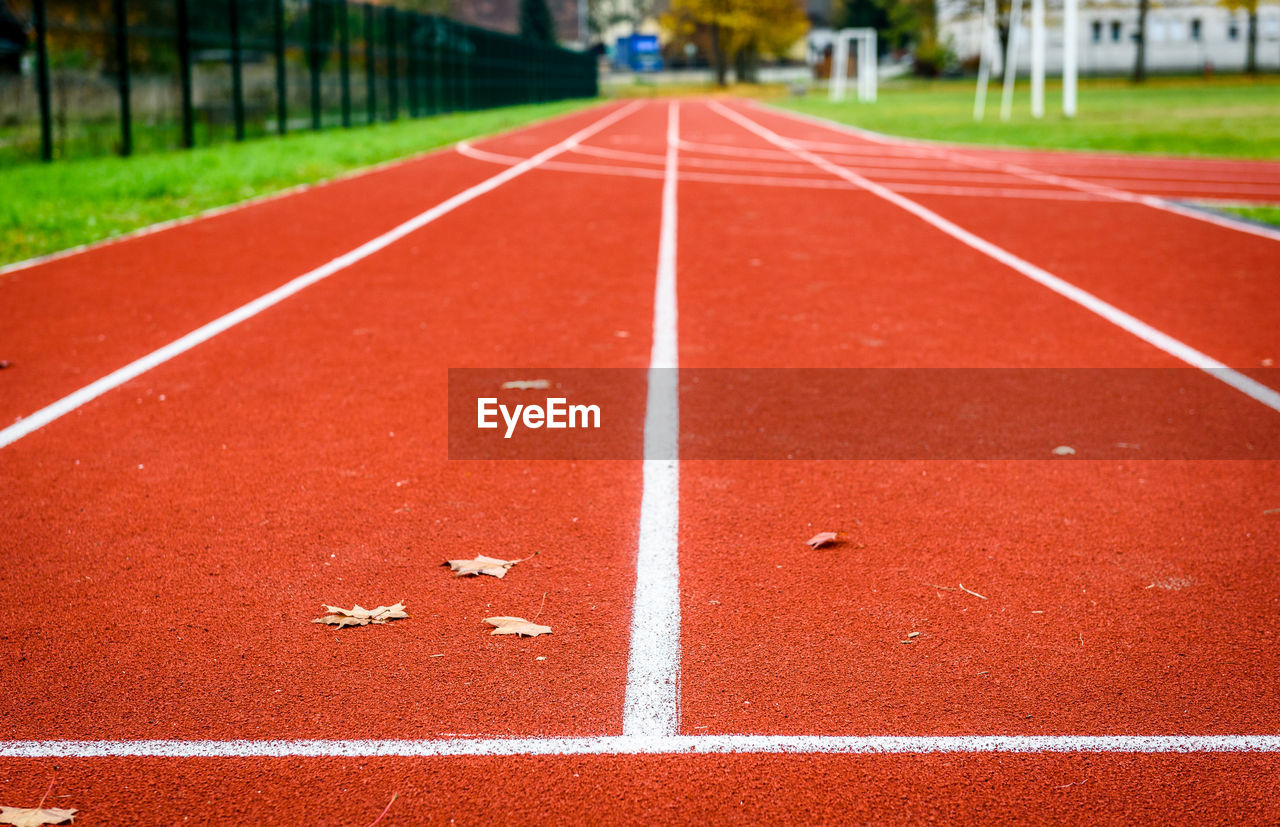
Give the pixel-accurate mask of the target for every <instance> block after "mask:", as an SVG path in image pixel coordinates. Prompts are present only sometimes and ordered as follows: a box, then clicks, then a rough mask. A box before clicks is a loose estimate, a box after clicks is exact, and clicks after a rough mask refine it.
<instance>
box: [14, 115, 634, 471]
mask: <svg viewBox="0 0 1280 827" xmlns="http://www.w3.org/2000/svg"><path fill="white" fill-rule="evenodd" d="M637 106H639V102H638V101H632V102H631V103H630V104H627V105H626V106H623V107H621V108H618V109H615V110H614V111H612V112H610V113H609V114H608V115H606V116H604V117H603V118H601V119H599V120H598V121H595V122H594V123H592V124H591V125H589V126H587V127H586V128H584V129H580V130H578V131H577V132H575V133H574V134H573V135H570V136H569V137H568V138H565V139H564V140H563V141H561V142H560V143H558V144H556V145H554V146H552V147H549V148H547V149H544V150H543V151H542V152H539V153H538V154H537V155H534V156H533V157H532V158H529V159H528V160H526V161H521V162H520V163H518V164H516V165H514V166H512V167H509V168H507V169H505V170H503V171H502V172H499V173H498V174H497V175H495V176H493V177H492V178H488V179H486V180H484V181H481V182H480V183H479V184H476V185H475V186H472V187H469V188H467V189H465V190H463V191H462V192H460V193H458V194H457V195H455V196H453V197H451V198H449V199H447V200H445V201H442V202H440V203H439V204H437V205H435V206H434V207H432V208H431V209H429V210H427V211H425V212H422V213H419V214H418V215H416V216H414V217H413V218H411V219H409V220H408V221H405V222H404V223H403V224H400V225H399V226H397V227H394V228H393V229H391V230H388V231H387V232H385V233H383V234H382V235H380V236H378V237H377V238H375V239H373V240H372V241H367V242H365V243H364V244H361V245H360V246H359V247H357V248H355V249H354V250H351V251H349V252H346V253H343V254H342V255H340V256H338V257H337V258H335V259H333V260H331V261H329V262H326V263H325V264H322V265H320V266H319V267H317V268H315V269H314V270H311V271H309V272H307V273H303V274H302V275H301V276H298V277H297V278H295V279H293V280H292V281H289V282H287V283H285V284H283V285H281V286H280V287H277V288H276V289H275V290H272V291H271V292H270V293H266V294H265V295H262V296H259V297H258V298H256V299H254V300H253V301H251V302H249V303H247V304H243V305H241V306H240V307H237V308H236V309H235V310H232V311H231V312H230V313H227V314H226V315H224V316H220V317H218V318H217V319H214V320H213V321H211V322H209V323H208V324H205V325H203V326H201V327H198V328H196V329H195V330H193V331H191V332H190V333H188V334H187V335H185V336H183V337H181V338H179V339H176V340H174V341H172V342H170V343H169V344H167V345H165V346H164V347H161V348H159V349H157V350H153V351H152V352H151V353H148V354H147V355H146V356H143V357H142V358H141V359H137V360H135V361H133V362H130V363H129V364H127V365H125V366H124V367H122V368H120V369H118V370H116V371H113V372H112V373H109V374H107V375H106V376H104V377H102V378H101V379H99V380H97V381H96V382H92V383H90V384H88V385H85V386H84V387H83V388H80V389H79V390H77V391H75V392H73V393H71V394H68V395H67V396H64V397H62V398H61V399H59V400H58V401H57V402H54V403H52V404H50V405H47V406H45V407H43V408H41V409H40V410H38V411H36V412H35V413H33V414H31V415H30V416H28V417H25V418H24V419H20V420H18V421H17V422H15V423H14V424H12V425H10V426H9V427H7V428H5V429H4V430H0V448H3V447H4V446H6V445H10V444H12V443H13V442H16V441H17V440H19V439H22V437H24V436H26V435H27V434H29V433H31V432H32V431H35V430H38V429H40V428H43V427H44V426H45V425H48V424H49V423H50V422H53V421H54V420H55V419H58V418H59V417H61V416H65V415H66V414H68V413H70V412H71V411H74V410H75V409H76V408H79V407H80V406H81V405H84V404H86V403H88V402H91V401H92V400H94V399H97V398H98V397H99V396H101V395H102V394H104V393H106V392H107V391H109V390H112V389H113V388H118V387H120V386H121V385H123V384H124V383H125V382H128V381H130V380H131V379H135V378H137V377H138V376H140V375H141V374H143V373H146V372H147V371H149V370H151V369H152V368H154V367H156V366H157V365H161V364H164V363H165V362H167V361H169V360H170V359H172V358H174V357H175V356H178V355H180V354H183V353H186V352H187V351H188V350H191V348H193V347H195V346H196V345H199V344H201V343H203V342H207V341H209V340H210V339H212V338H213V337H214V336H217V335H218V334H219V333H222V332H223V331H225V330H228V329H229V328H232V327H235V326H236V325H238V324H240V323H241V322H243V321H245V320H246V319H250V318H253V317H254V316H256V315H258V314H259V313H261V312H262V311H264V310H266V309H267V308H269V307H272V306H273V305H276V304H278V303H280V302H281V301H283V300H285V299H287V298H289V297H290V296H292V295H293V294H294V293H297V292H299V291H301V290H304V289H306V288H307V287H310V286H311V285H313V284H315V283H316V282H318V281H320V280H322V279H325V278H328V277H329V276H331V275H333V274H334V273H337V272H339V271H340V270H343V269H345V268H347V267H350V266H351V265H353V264H355V263H356V262H358V261H361V260H362V259H365V258H368V257H369V256H371V255H373V254H374V253H376V252H378V251H379V250H382V249H384V248H386V247H387V246H389V245H391V244H393V243H395V242H396V241H399V240H400V239H402V238H404V237H405V236H407V235H409V234H410V233H412V232H414V231H416V230H419V229H421V228H422V227H424V226H426V225H427V224H430V223H431V222H432V221H435V220H436V219H437V218H439V217H440V216H442V215H445V214H447V213H450V212H452V211H453V210H455V209H457V208H458V207H461V206H462V205H463V204H466V203H467V202H469V201H472V200H474V199H476V198H478V197H479V196H481V195H484V194H485V193H487V192H490V191H492V190H494V189H497V188H498V187H500V186H502V185H503V184H505V183H507V182H508V181H510V180H511V179H513V178H516V177H517V176H519V175H522V174H524V173H525V172H528V171H529V170H531V169H533V168H534V167H536V166H538V165H539V164H541V163H543V162H544V161H547V160H549V159H551V158H554V157H555V156H557V155H559V154H560V153H562V152H565V151H567V150H569V149H572V148H573V147H574V146H576V145H577V144H578V142H579V141H582V140H585V139H587V138H589V137H590V136H592V135H594V134H596V133H597V132H599V131H600V130H602V129H604V128H606V127H608V126H609V125H611V124H613V123H615V122H617V121H618V120H620V119H621V118H623V117H625V116H626V115H628V114H630V113H631V112H632V111H634V110H635V109H636V107H637Z"/></svg>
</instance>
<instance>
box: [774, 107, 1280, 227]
mask: <svg viewBox="0 0 1280 827" xmlns="http://www.w3.org/2000/svg"><path fill="white" fill-rule="evenodd" d="M769 111H770V112H773V113H775V114H778V115H781V116H784V117H789V118H791V119H792V120H798V121H809V122H811V123H816V124H819V125H820V126H824V127H827V128H828V129H832V130H834V131H838V132H847V133H849V134H851V135H857V136H859V137H861V138H863V139H865V140H868V141H873V142H875V143H877V144H889V145H897V146H901V145H907V146H923V147H929V148H930V149H931V150H932V151H933V152H934V153H936V155H935V157H938V158H942V159H945V160H949V161H953V162H955V163H957V164H965V165H966V166H970V167H976V168H979V169H990V170H998V171H1000V172H1004V173H1007V174H1009V175H1017V176H1020V177H1022V178H1026V179H1028V180H1031V181H1037V182H1039V183H1042V184H1051V185H1053V186H1059V187H1066V188H1068V189H1073V190H1077V191H1079V192H1087V193H1090V194H1092V195H1098V196H1101V197H1103V198H1110V199H1113V200H1115V201H1121V202H1124V203H1129V204H1141V205H1143V206H1146V207H1150V208H1152V209H1156V210H1161V211H1163V212H1167V213H1173V214H1174V215H1180V216H1182V217H1184V218H1190V219H1193V220H1195V221H1203V222H1204V223H1206V224H1213V225H1215V226H1218V227H1223V228H1225V229H1228V230H1236V231H1237V232H1242V233H1248V234H1249V235H1255V236H1258V237H1260V238H1266V239H1270V240H1272V241H1280V229H1278V228H1273V227H1262V226H1259V225H1257V224H1251V223H1249V222H1247V221H1234V220H1232V219H1231V218H1228V217H1227V216H1222V215H1209V214H1206V213H1200V212H1196V211H1195V210H1191V209H1187V208H1186V207H1183V206H1181V205H1179V204H1175V203H1173V202H1172V201H1169V200H1167V199H1164V198H1161V197H1159V196H1156V195H1144V194H1141V193H1136V192H1129V191H1127V190H1120V189H1116V188H1115V187H1109V186H1106V185H1105V184H1095V183H1092V182H1089V181H1082V180H1080V179H1078V178H1070V177H1067V176H1065V175H1058V174H1055V173H1050V172H1041V171H1039V170H1036V169H1032V168H1030V167H1025V166H1022V165H1021V164H1013V163H1008V162H1003V161H986V160H980V159H978V158H974V157H973V156H970V155H965V154H963V153H960V152H956V151H954V150H953V149H951V148H949V147H947V146H946V145H942V144H935V143H933V142H929V141H919V140H915V139H908V138H894V137H892V136H889V135H882V134H880V133H878V132H872V131H870V130H867V129H860V128H858V127H855V126H849V125H847V124H841V123H838V122H836V121H832V120H828V119H827V118H820V117H817V116H814V115H804V114H801V113H798V112H784V111H782V110H779V109H772V108H770V109H769ZM788 140H790V139H788ZM797 146H798V145H797ZM1132 183H1135V184H1140V185H1141V186H1142V187H1143V188H1147V189H1150V188H1152V186H1151V183H1150V182H1137V181H1135V182H1132ZM1206 188H1207V187H1206ZM1210 191H1216V192H1227V191H1228V190H1225V189H1223V190H1218V189H1210Z"/></svg>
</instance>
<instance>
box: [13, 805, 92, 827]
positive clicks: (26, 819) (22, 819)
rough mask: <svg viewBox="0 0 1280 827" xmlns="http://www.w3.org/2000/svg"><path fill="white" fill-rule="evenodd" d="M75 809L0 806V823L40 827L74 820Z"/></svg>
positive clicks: (17, 826)
mask: <svg viewBox="0 0 1280 827" xmlns="http://www.w3.org/2000/svg"><path fill="white" fill-rule="evenodd" d="M75 815H76V811H75V810H61V809H59V808H57V807H47V808H44V809H42V808H40V807H30V808H28V807H0V824H12V825H14V827H41V826H42V825H44V824H66V823H67V822H68V821H74V820H75Z"/></svg>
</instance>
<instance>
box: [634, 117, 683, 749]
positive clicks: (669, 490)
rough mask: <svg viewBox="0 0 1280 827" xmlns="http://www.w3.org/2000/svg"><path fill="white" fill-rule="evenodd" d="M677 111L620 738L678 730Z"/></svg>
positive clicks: (671, 134) (666, 185)
mask: <svg viewBox="0 0 1280 827" xmlns="http://www.w3.org/2000/svg"><path fill="white" fill-rule="evenodd" d="M679 144H680V106H679V104H677V103H676V102H675V101H671V102H669V103H668V104H667V157H666V169H665V173H666V177H665V179H664V180H663V183H662V225H661V230H660V234H659V238H658V272H657V279H656V284H655V286H654V295H653V349H652V350H651V351H650V355H649V393H648V398H647V400H646V402H645V416H644V488H643V491H642V493H641V496H640V539H639V547H638V550H637V554H636V592H635V600H634V602H633V604H632V610H631V612H632V613H631V654H630V657H629V658H628V660H627V693H626V701H625V703H624V704H623V714H622V733H623V735H628V736H649V737H654V736H673V735H675V734H676V733H677V732H678V731H679V727H680V570H679V564H680V555H679V542H678V539H679V527H680V465H679V459H678V450H679V435H680V411H679V384H678V381H677V367H678V365H679V351H678V350H677V346H676V227H677V214H676V180H677V178H678V175H679V163H680V158H679Z"/></svg>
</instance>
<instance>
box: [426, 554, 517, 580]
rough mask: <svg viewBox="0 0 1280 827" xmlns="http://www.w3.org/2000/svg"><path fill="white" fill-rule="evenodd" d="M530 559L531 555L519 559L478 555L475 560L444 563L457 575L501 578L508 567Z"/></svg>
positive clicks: (447, 561)
mask: <svg viewBox="0 0 1280 827" xmlns="http://www.w3.org/2000/svg"><path fill="white" fill-rule="evenodd" d="M537 556H538V554H537V553H536V552H535V553H534V554H532V555H530V557H537ZM528 559H529V557H521V558H520V559H519V560H499V559H498V558H496V557H485V556H484V555H476V558H475V559H474V560H446V561H445V562H444V565H446V566H448V567H449V569H450V571H453V572H456V575H455V576H457V577H462V576H464V575H468V574H488V575H490V576H492V577H499V578H500V577H504V576H505V575H506V573H507V569H509V568H511V567H512V566H514V565H515V564H516V563H523V562H524V561H525V560H528Z"/></svg>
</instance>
